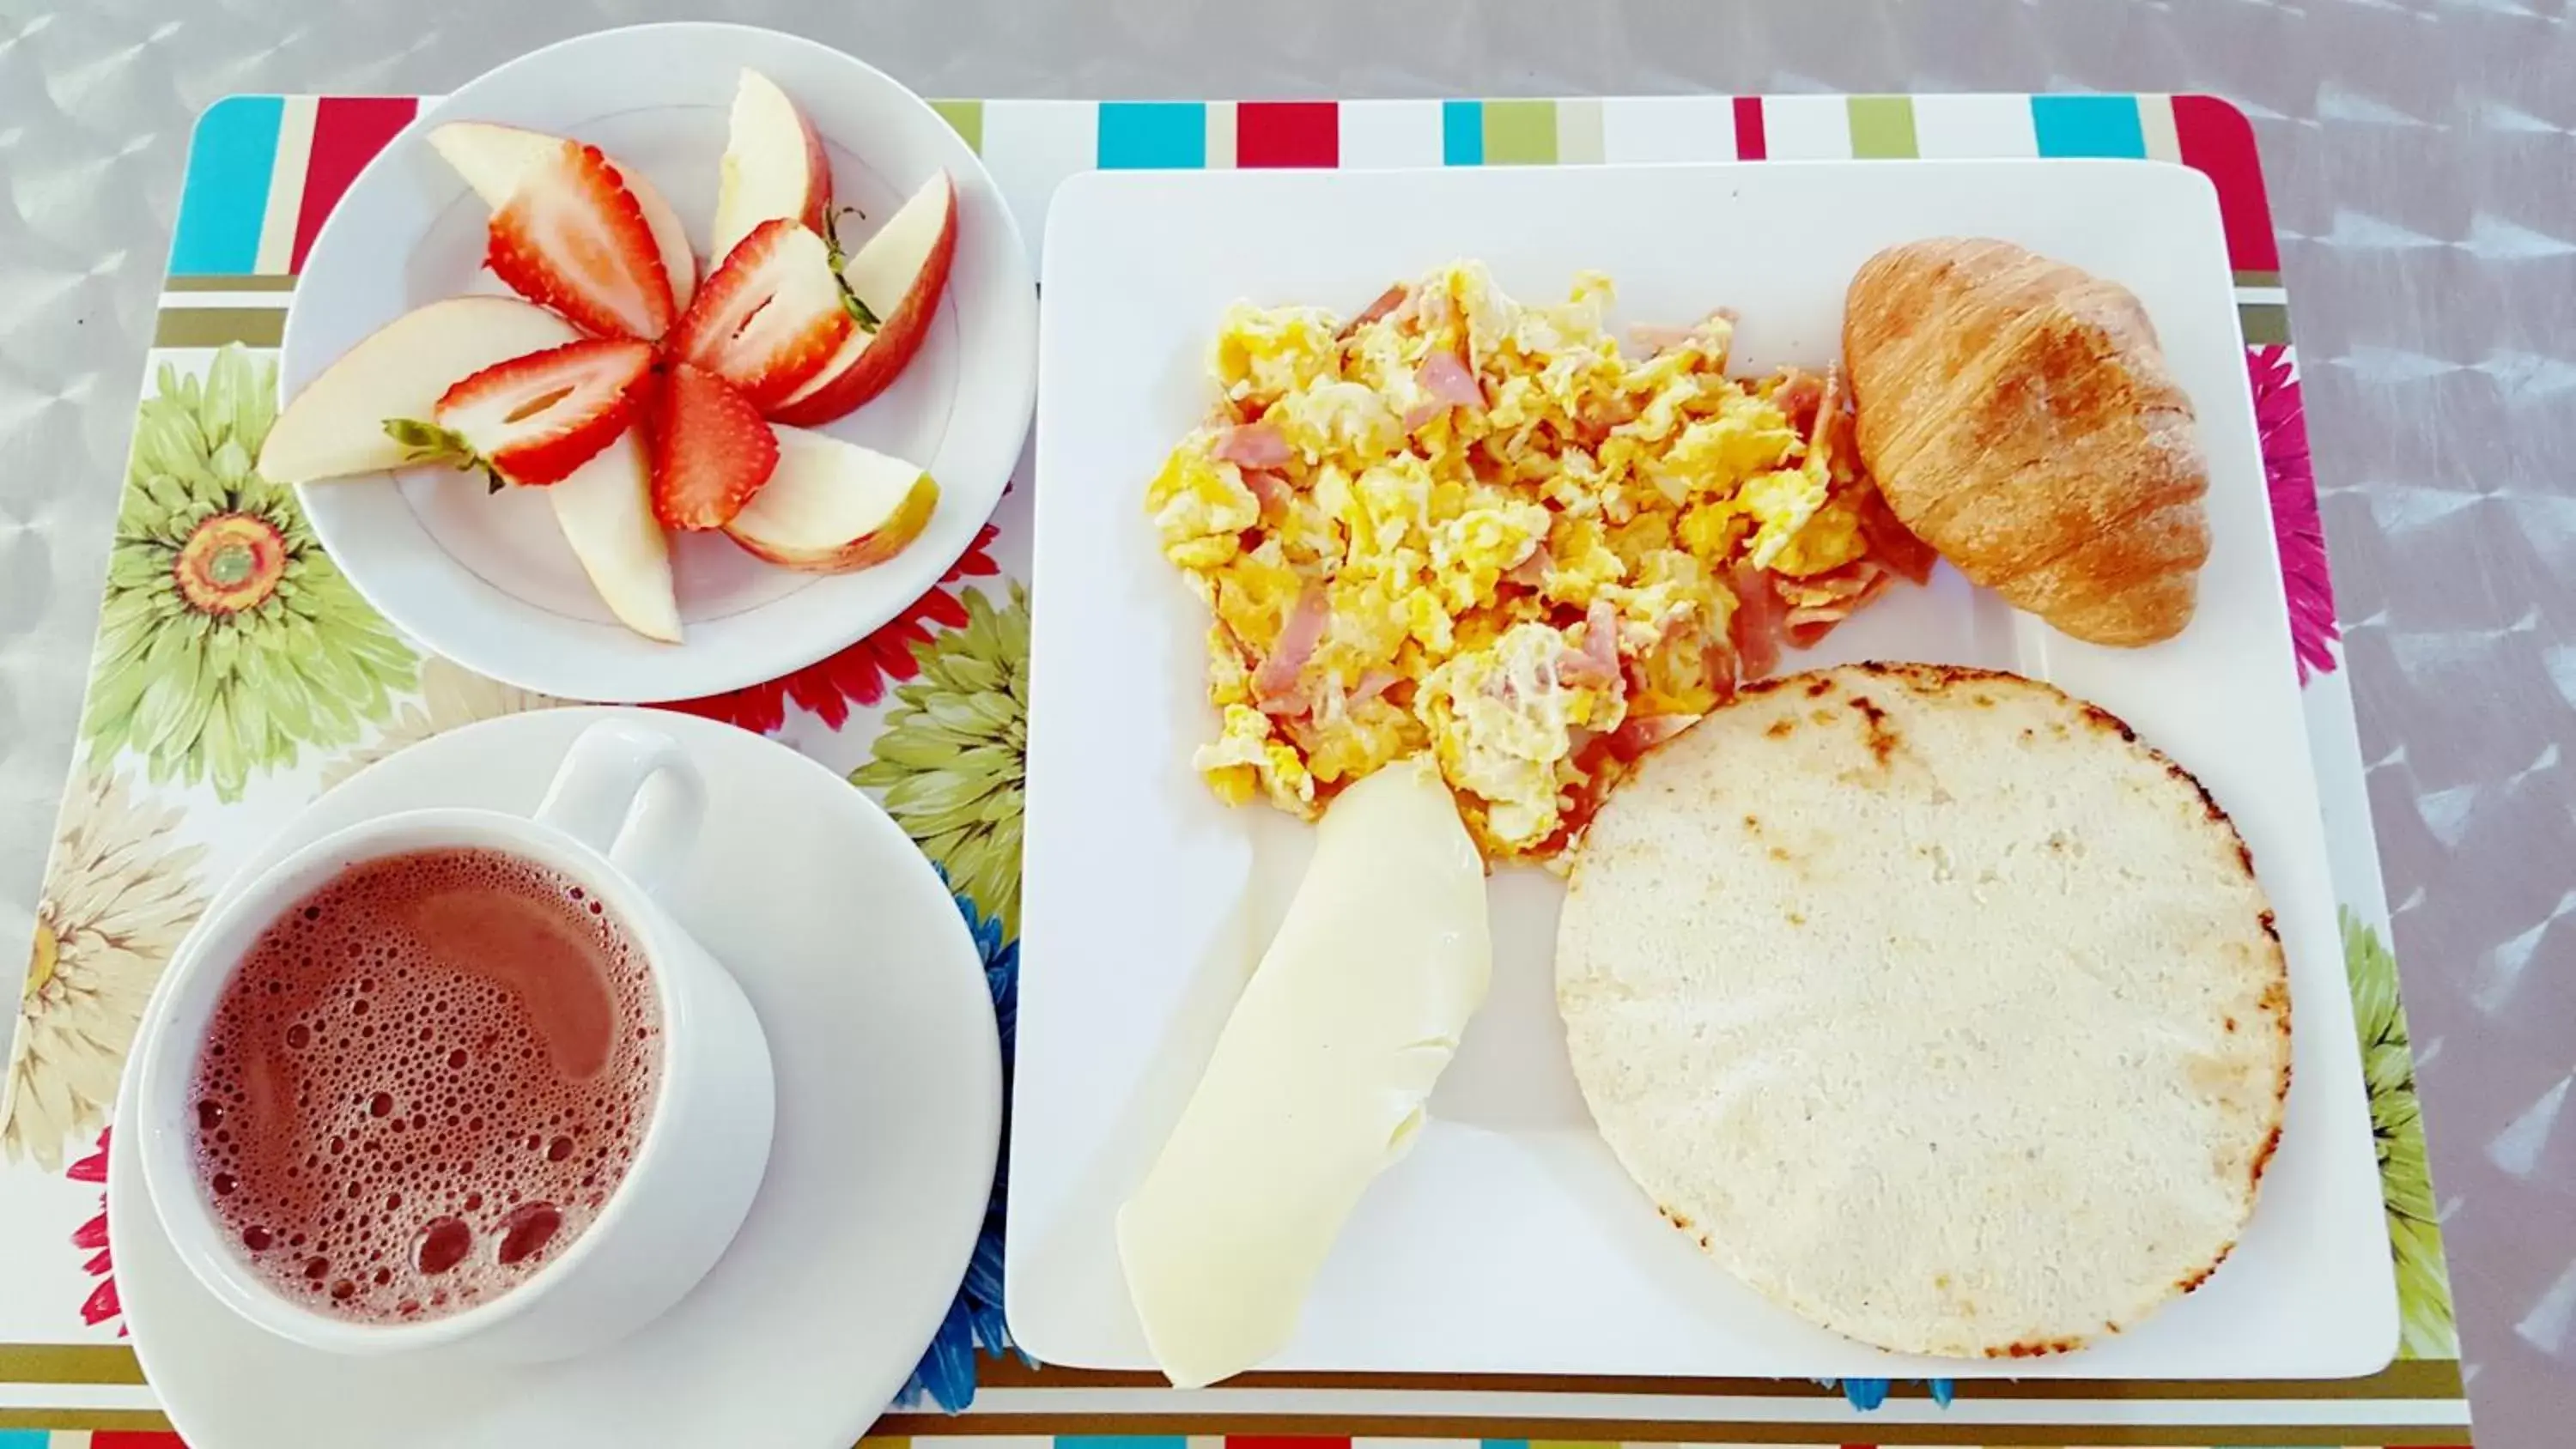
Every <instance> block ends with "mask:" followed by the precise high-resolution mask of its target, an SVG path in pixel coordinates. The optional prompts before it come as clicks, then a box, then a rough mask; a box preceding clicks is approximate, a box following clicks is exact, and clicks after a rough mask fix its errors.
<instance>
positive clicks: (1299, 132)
mask: <svg viewBox="0 0 2576 1449" xmlns="http://www.w3.org/2000/svg"><path fill="white" fill-rule="evenodd" d="M1234 164H1235V165H1237V166H1245V167H1250V166H1339V165H1341V164H1342V108H1341V107H1340V106H1339V105H1336V104H1335V103H1333V102H1331V101H1245V102H1243V103H1242V104H1241V105H1238V106H1236V107H1235V108H1234Z"/></svg>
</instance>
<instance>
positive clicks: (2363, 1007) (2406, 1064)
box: [2342, 909, 2460, 1358]
mask: <svg viewBox="0 0 2576 1449" xmlns="http://www.w3.org/2000/svg"><path fill="white" fill-rule="evenodd" d="M2342 916H2343V963H2344V971H2345V973H2346V974H2347V975H2348V976H2350V977H2351V978H2352V1010H2353V1017H2354V1019H2355V1021H2356V1023H2357V1024H2358V1025H2359V1027H2360V1029H2361V1070H2362V1075H2363V1078H2364V1079H2365V1080H2366V1081H2367V1082H2368V1083H2369V1086H2370V1125H2371V1129H2372V1135H2373V1136H2375V1137H2376V1138H2377V1139H2378V1142H2379V1182H2380V1190H2381V1192H2382V1193H2383V1194H2385V1195H2386V1197H2387V1199H2388V1237H2389V1243H2390V1246H2391V1247H2392V1248H2393V1250H2394V1251H2395V1253H2396V1255H2397V1315H2398V1320H2399V1322H2400V1323H2401V1325H2402V1326H2403V1332H2402V1333H2401V1335H2400V1337H2399V1340H2398V1355H2399V1356H2400V1357H2402V1358H2456V1357H2458V1356H2459V1352H2460V1337H2459V1331H2458V1329H2457V1328H2456V1327H2455V1326H2454V1325H2453V1322H2452V1318H2451V1275H2450V1270H2449V1269H2448V1268H2447V1267H2445V1266H2444V1265H2443V1262H2442V1230H2441V1228H2440V1227H2438V1226H2437V1225H2436V1224H2435V1222H2434V1218H2433V1174H2432V1171H2431V1169H2430V1168H2428V1167H2427V1166H2426V1164H2425V1160H2424V1118H2423V1114H2422V1112H2421V1111H2420V1109H2419V1108H2418V1107H2417V1106H2416V1102H2415V1053H2414V1050H2413V1048H2412V1047H2410V1046H2409V1045H2408V1043H2407V1037H2406V1008H2405V1006H2404V1005H2403V1004H2401V1003H2400V1002H2399V1001H2398V999H2397V958H2396V957H2394V956H2392V955H2390V954H2389V952H2388V947H2387V946H2385V945H2383V944H2381V942H2380V939H2379V933H2378V932H2376V931H2374V930H2372V929H2371V928H2370V927H2368V926H2366V925H2364V924H2362V922H2361V919H2360V918H2359V917H2357V916H2355V915H2354V914H2353V913H2352V912H2351V911H2350V910H2348V909H2347V910H2345V911H2343V912H2342Z"/></svg>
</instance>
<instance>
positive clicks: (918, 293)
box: [769, 171, 957, 428]
mask: <svg viewBox="0 0 2576 1449" xmlns="http://www.w3.org/2000/svg"><path fill="white" fill-rule="evenodd" d="M956 254H957V184H956V182H954V181H952V180H951V179H950V178H949V175H948V173H947V172H945V171H942V172H940V173H939V174H938V175H936V176H933V177H932V178H930V180H929V182H928V183H927V184H925V185H924V186H923V187H922V188H921V189H920V190H919V191H916V192H914V193H913V194H912V199H911V200H909V201H906V202H905V203H904V204H903V205H902V207H901V208H899V209H898V210H897V211H896V212H895V214H894V215H893V216H891V217H889V218H887V219H886V224H885V225H884V226H883V227H881V228H879V229H878V231H877V234H876V235H875V236H872V237H870V238H868V241H867V245H865V246H863V247H860V248H859V250H858V253H857V255H855V256H852V257H851V258H850V259H849V260H848V261H846V262H844V263H842V265H841V283H842V285H843V286H844V287H845V288H847V289H848V292H849V295H850V296H851V297H852V298H854V299H855V300H856V301H857V303H858V309H859V310H862V311H864V312H865V313H866V314H867V316H865V317H863V318H861V319H860V324H859V326H857V327H855V328H853V329H851V332H850V335H849V337H848V338H847V339H846V340H844V341H843V342H842V343H841V347H840V350H839V351H838V352H836V353H834V354H833V356H832V360H831V361H829V362H826V363H824V364H823V367H822V370H821V371H819V372H817V373H815V374H814V376H813V377H812V378H811V379H809V380H808V381H807V382H806V383H805V385H804V386H803V387H800V388H798V389H797V390H796V391H794V392H792V393H790V394H788V395H787V398H786V400H785V401H784V402H781V403H779V404H778V405H776V406H775V407H773V408H771V409H770V410H769V417H770V420H771V421H773V422H781V423H790V424H793V425H795V426H797V427H803V428H810V427H815V426H818V425H820V424H823V423H828V422H830V421H831V420H832V419H834V418H837V417H840V416H841V415H842V414H844V413H847V412H849V411H850V410H851V409H853V408H855V407H857V406H858V405H859V404H861V403H863V402H866V401H867V400H868V399H870V398H872V397H875V396H876V395H877V394H878V393H881V392H883V391H885V390H886V389H887V388H888V387H891V386H893V384H894V380H895V379H896V378H897V377H899V376H901V375H902V374H903V369H904V367H905V365H906V364H908V363H910V362H911V361H912V355H913V354H914V353H916V352H919V351H920V350H921V344H922V340H923V339H924V338H926V337H928V336H929V335H930V319H931V318H933V317H935V316H937V315H938V314H939V297H940V294H941V293H942V292H944V291H946V290H947V288H948V265H949V262H950V261H951V260H952V259H953V258H954V257H955V256H956ZM871 320H873V322H874V324H875V325H874V326H873V327H871V326H870V325H869V323H870V321H871Z"/></svg>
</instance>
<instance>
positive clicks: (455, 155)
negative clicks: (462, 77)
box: [429, 121, 723, 312]
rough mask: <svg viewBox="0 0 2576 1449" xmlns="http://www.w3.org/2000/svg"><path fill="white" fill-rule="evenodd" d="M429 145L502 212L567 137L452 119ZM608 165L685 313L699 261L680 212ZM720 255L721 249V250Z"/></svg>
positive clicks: (649, 186)
mask: <svg viewBox="0 0 2576 1449" xmlns="http://www.w3.org/2000/svg"><path fill="white" fill-rule="evenodd" d="M429 144H430V145H431V146H433V147H436V148H437V150H438V154H439V155H440V156H443V157H445V158H446V160H447V164H448V165H449V166H450V167H452V168H454V169H455V172H456V174H457V175H459V176H461V177H464V178H465V184H466V185H468V186H470V187H472V188H474V194H475V195H476V196H479V197H481V198H483V204H484V205H485V206H488V207H490V208H492V209H493V210H494V211H499V210H500V209H501V208H502V207H504V206H507V205H509V204H510V197H511V196H512V194H514V193H515V192H517V191H518V189H519V183H520V182H521V181H524V180H526V179H527V177H528V175H529V173H531V172H533V171H535V170H537V169H538V168H540V167H543V166H545V165H547V164H548V163H550V162H552V161H553V160H554V159H555V157H556V156H558V155H559V154H561V153H562V151H563V138H562V137H561V136H549V135H547V134H546V133H545V132H543V131H529V130H523V129H521V128H519V127H517V126H502V125H495V124H493V123H492V122H489V121H450V122H448V123H447V124H446V125H443V126H440V127H438V128H436V129H435V130H432V131H431V132H430V133H429ZM608 165H609V169H610V170H612V171H614V172H616V173H617V179H618V180H619V181H621V182H624V183H625V186H626V189H627V191H628V192H629V193H631V194H632V195H633V196H634V198H635V204H636V205H637V206H638V207H640V208H642V209H643V212H644V226H645V229H646V230H648V231H650V232H652V233H653V249H654V250H655V251H657V252H659V253H661V256H662V270H663V271H664V272H666V273H668V274H669V275H670V278H671V301H672V304H673V305H674V306H675V307H676V308H677V309H678V310H679V311H682V312H685V311H687V310H688V309H689V298H691V297H692V296H694V295H696V293H697V290H698V259H697V257H696V256H695V255H694V254H693V253H691V252H690V250H689V233H688V229H687V228H686V227H683V226H681V225H680V214H679V213H678V212H675V211H673V210H672V209H671V203H669V202H667V201H664V200H663V199H662V193H661V192H659V191H656V190H654V189H653V183H651V182H649V181H647V180H645V179H644V176H643V173H641V172H638V171H635V170H633V169H631V168H628V167H625V166H621V165H619V164H618V162H617V158H615V157H613V156H612V157H610V158H608ZM717 255H718V256H719V257H721V256H722V255H723V253H721V252H719V253H717Z"/></svg>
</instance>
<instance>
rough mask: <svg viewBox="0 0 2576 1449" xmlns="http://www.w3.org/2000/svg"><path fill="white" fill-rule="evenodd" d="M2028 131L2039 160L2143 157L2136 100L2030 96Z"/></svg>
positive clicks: (2143, 135) (2144, 140)
mask: <svg viewBox="0 0 2576 1449" xmlns="http://www.w3.org/2000/svg"><path fill="white" fill-rule="evenodd" d="M2030 123H2031V128H2032V129H2033V130H2034V131H2036V132H2037V133H2038V136H2039V154H2041V155H2042V156H2144V155H2146V154H2147V133H2146V131H2145V129H2144V128H2143V127H2141V126H2140V125H2139V124H2138V98H2137V97H2136V96H2032V97H2031V98H2030Z"/></svg>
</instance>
